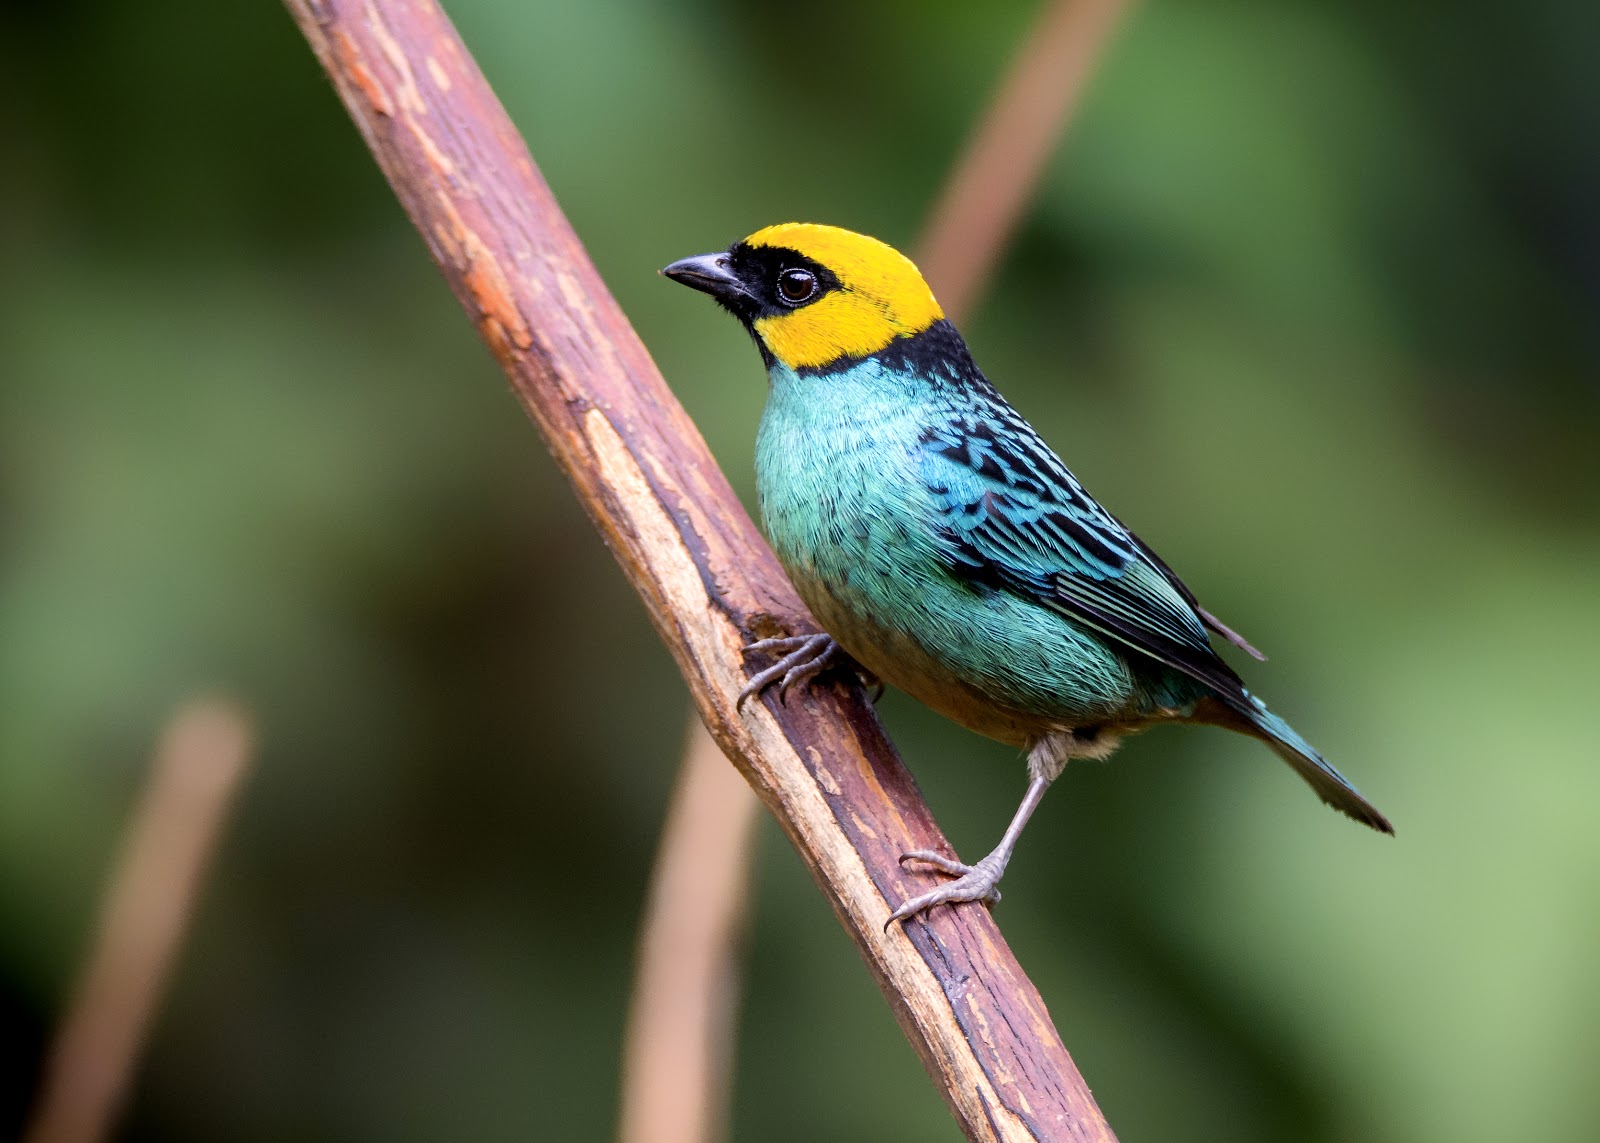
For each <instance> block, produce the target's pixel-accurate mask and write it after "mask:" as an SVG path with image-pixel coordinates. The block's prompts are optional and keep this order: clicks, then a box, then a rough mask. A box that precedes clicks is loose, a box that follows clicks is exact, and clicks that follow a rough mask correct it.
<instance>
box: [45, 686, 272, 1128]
mask: <svg viewBox="0 0 1600 1143" xmlns="http://www.w3.org/2000/svg"><path fill="white" fill-rule="evenodd" d="M251 738H252V734H251V729H250V722H249V719H248V717H247V716H246V715H245V714H244V712H243V711H241V710H240V709H239V708H238V707H236V706H234V705H233V704H232V703H230V702H225V701H220V700H216V699H202V700H197V701H194V702H190V703H186V704H185V705H184V706H182V707H180V708H179V709H178V710H177V712H176V713H174V714H173V716H172V719H171V720H170V721H169V722H168V723H167V728H166V730H165V731H163V733H162V735H161V742H160V744H159V745H158V746H157V747H156V757H155V763H154V765H153V766H152V768H151V771H150V777H149V779H148V781H147V782H146V784H145V789H144V793H143V795H142V797H141V798H140V799H139V804H138V805H137V807H136V808H135V809H134V812H133V817H132V819H131V821H130V823H129V828H128V835H127V837H126V839H125V840H124V842H123V846H122V852H121V854H120V855H119V856H118V859H117V863H116V865H115V866H114V868H113V870H112V875H111V881H110V885H109V887H108V888H107V891H106V897H105V902H104V904H103V906H102V908H101V912H100V918H99V932H98V933H97V934H96V937H95V942H94V948H93V950H92V951H91V952H90V954H89V957H88V960H87V961H86V963H85V965H84V969H83V975H82V977H81V978H80V980H79V982H78V987H77V995H76V997H75V999H74V1000H73V1004H72V1008H71V1011H70V1012H69V1013H68V1015H67V1017H66V1018H65V1019H64V1020H63V1021H62V1022H61V1027H60V1028H59V1029H58V1030H57V1032H56V1040H55V1044H54V1045H53V1046H52V1047H51V1050H50V1058H49V1061H48V1063H47V1065H46V1068H45V1074H44V1079H43V1082H42V1083H41V1084H40V1089H39V1103H38V1106H37V1108H36V1109H35V1110H34V1114H33V1121H32V1123H31V1124H30V1125H29V1128H28V1131H27V1134H26V1135H25V1136H24V1139H25V1140H26V1143H95V1141H96V1140H100V1139H109V1138H111V1137H112V1135H113V1134H114V1129H115V1127H116V1119H117V1113H118V1111H119V1110H120V1109H121V1105H122V1101H123V1098H124V1096H125V1094H126V1093H127V1090H128V1088H129V1086H130V1085H131V1083H132V1080H133V1072H134V1068H135V1066H136V1065H137V1063H138V1058H139V1049H140V1047H141V1046H142V1045H143V1042H144V1038H145V1033H146V1030H147V1029H148V1027H149V1025H150V1021H151V1018H152V1017H153V1016H154V1015H155V1012H156V1009H157V1007H158V1006H159V1002H160V999H161V993H162V990H163V987H164V985H165V984H166V979H167V976H168V975H169V973H170V971H171V968H172V963H173V961H174V960H175V959H176V957H177V954H178V950H179V948H180V947H181V946H182V944H183V934H184V931H185V930H186V929H187V928H188V922H189V917H190V914H191V913H192V912H193V910H194V903H195V898H196V897H197V895H198V893H199V889H200V885H201V882H202V880H203V878H204V876H205V871H206V867H207V865H208V864H209V863H210V858H211V853H212V850H213V849H214V847H215V844H216V839H217V835H218V834H219V833H220V832H221V829H222V824H223V822H224V820H225V819H226V818H227V814H228V808H229V807H230V806H231V805H232V803H233V797H234V794H235V793H236V792H237V791H238V789H239V784H240V782H241V781H243V779H244V776H245V774H246V772H247V771H248V770H249V766H250V754H251V748H250V744H251Z"/></svg>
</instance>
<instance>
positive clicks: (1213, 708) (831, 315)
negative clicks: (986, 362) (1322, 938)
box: [661, 222, 1394, 928]
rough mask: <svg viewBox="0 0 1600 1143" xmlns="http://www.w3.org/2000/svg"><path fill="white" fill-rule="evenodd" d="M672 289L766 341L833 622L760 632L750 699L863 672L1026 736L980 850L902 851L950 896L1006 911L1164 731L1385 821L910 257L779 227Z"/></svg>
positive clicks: (778, 446) (772, 537) (797, 520)
mask: <svg viewBox="0 0 1600 1143" xmlns="http://www.w3.org/2000/svg"><path fill="white" fill-rule="evenodd" d="M661 273H662V274H663V275H665V276H666V277H667V278H669V279H671V280H673V281H675V282H678V283H681V284H682V285H685V286H689V287H691V288H692V289H695V290H699V291H701V292H703V293H705V294H709V295H710V296H711V297H712V298H713V299H715V300H716V301H717V302H718V303H719V304H720V305H721V306H722V307H723V308H724V309H726V310H728V311H729V312H730V313H732V314H733V315H734V317H736V318H737V319H738V320H739V321H740V322H741V323H742V324H743V326H744V328H745V329H746V330H747V331H748V332H749V334H750V335H751V337H752V338H753V339H754V341H755V345H756V349H757V350H758V351H759V352H760V354H761V358H762V361H763V362H764V364H765V365H766V370H767V378H768V392H767V401H766V407H765V409H764V411H763V413H762V416H761V423H760V427H759V429H758V431H757V438H756V454H755V467H756V490H757V496H758V500H759V505H760V514H761V518H762V524H763V528H764V530H765V532H766V535H767V538H768V540H769V542H770V543H771V545H772V548H773V551H774V552H775V553H776V555H777V557H778V561H779V563H780V564H781V565H782V566H783V569H784V571H785V572H786V573H787V575H788V577H789V579H790V581H791V582H792V583H793V585H794V587H795V589H796V591H797V592H798V593H799V595H800V598H801V599H802V600H803V601H804V602H805V604H806V606H807V607H808V608H809V609H810V611H811V613H812V615H813V616H815V618H816V619H817V621H818V623H819V625H820V626H821V627H822V629H823V632H824V633H820V634H809V635H794V636H784V637H778V638H768V639H761V640H758V641H756V642H753V643H751V644H750V645H749V646H748V647H746V648H745V651H746V652H747V655H750V656H763V655H765V656H770V657H773V658H775V659H776V662H774V663H772V664H771V665H770V666H768V667H766V668H764V669H762V670H760V671H758V672H756V673H755V674H753V675H752V676H751V677H750V679H749V681H748V685H747V686H746V687H745V688H744V691H743V693H742V694H741V695H740V702H741V703H742V702H743V701H744V700H745V699H747V698H749V697H751V696H754V695H758V694H760V693H762V692H763V691H765V690H767V689H768V688H769V687H773V686H776V687H777V690H778V693H779V695H780V696H782V695H784V694H786V693H787V692H788V690H789V689H790V688H791V687H793V686H796V685H800V684H803V683H804V684H808V683H809V682H810V680H812V679H814V678H815V677H816V676H817V675H818V674H820V673H821V672H822V671H824V670H827V669H830V668H837V667H840V666H852V667H855V668H856V669H857V670H859V671H861V672H862V673H863V677H871V678H875V679H877V680H881V681H882V682H885V683H888V684H890V685H892V686H895V687H897V688H898V689H900V690H902V691H904V692H906V693H907V694H909V695H911V696H912V697H913V698H916V699H917V700H919V701H920V702H922V703H923V704H925V705H926V706H928V707H931V708H932V709H933V710H935V711H937V712H939V713H940V714H942V715H944V716H945V717H947V718H949V719H950V720H952V721H954V722H956V723H958V724H960V725H962V726H965V727H967V728H968V729H969V730H972V731H975V732H977V733H978V734H981V735H984V736H987V737H989V738H993V739H997V740H999V741H1000V742H1003V743H1007V744H1010V745H1012V746H1015V747H1018V748H1020V749H1021V750H1022V751H1024V752H1025V755H1026V758H1027V770H1028V785H1027V788H1026V791H1025V793H1024V795H1023V798H1022V801H1021V804H1020V805H1019V806H1018V808H1017V811H1016V813H1015V815H1014V816H1013V817H1012V819H1011V821H1010V824H1009V825H1008V826H1007V828H1006V830H1005V833H1004V834H1003V836H1002V837H1001V840H1000V843H999V844H998V845H997V846H996V847H995V848H994V850H993V851H992V852H990V853H989V854H988V855H987V856H985V857H983V858H982V859H981V860H979V861H977V862H976V863H974V864H972V865H967V864H964V863H962V862H960V861H957V860H954V859H952V858H950V857H947V856H945V855H944V854H941V853H938V852H936V851H933V850H912V851H910V852H908V853H906V854H904V855H903V856H902V857H901V862H902V864H904V865H909V864H912V863H916V864H920V865H923V866H928V867H931V869H932V870H933V871H936V872H937V874H940V875H943V876H944V877H945V878H946V879H945V880H942V881H941V882H939V883H938V884H937V885H936V887H935V888H933V889H931V890H930V891H928V892H926V893H922V894H920V895H917V896H914V897H911V898H909V899H908V900H906V901H905V902H903V903H902V904H901V905H899V907H898V908H896V909H895V910H894V911H893V912H892V913H891V914H890V916H889V918H888V920H887V921H886V922H885V928H887V927H888V926H889V925H891V924H893V923H895V922H897V921H899V922H904V921H905V920H907V919H909V918H912V917H916V916H918V915H919V914H922V913H925V912H926V911H928V910H930V909H932V908H933V907H934V906H937V905H956V904H959V903H962V902H983V903H986V904H993V903H994V902H997V901H998V900H999V899H1000V892H999V883H1000V879H1001V877H1002V875H1003V874H1004V873H1005V870H1006V867H1007V865H1008V864H1009V863H1010V861H1011V857H1012V854H1013V852H1014V850H1015V848H1016V845H1017V840H1018V838H1019V837H1020V836H1021V834H1022V832H1023V828H1024V827H1025V826H1026V825H1027V823H1028V820H1029V818H1030V817H1031V816H1032V815H1033V812H1034V810H1035V809H1036V808H1037V806H1038V805H1039V802H1040V800H1041V799H1042V798H1043V797H1044V794H1045V791H1046V790H1047V789H1048V788H1049V786H1050V784H1051V783H1052V782H1054V781H1055V779H1056V778H1057V777H1058V776H1059V775H1060V774H1061V772H1062V771H1063V769H1064V768H1065V767H1066V765H1067V763H1068V762H1069V761H1071V760H1073V759H1080V758H1093V759H1103V758H1106V757H1108V756H1109V755H1110V754H1111V753H1112V752H1113V751H1114V750H1115V749H1116V748H1117V746H1118V744H1119V742H1120V740H1121V739H1122V738H1123V737H1125V736H1126V735H1129V734H1132V733H1134V732H1137V731H1140V730H1143V729H1145V728H1147V727H1150V726H1153V725H1156V724H1159V723H1167V722H1177V723H1199V724H1208V725H1213V726H1220V727H1224V728H1226V729H1228V730H1233V731H1237V732H1239V733H1242V734H1246V735H1249V736H1251V737H1253V738H1257V739H1260V740H1261V741H1262V742H1264V743H1266V745H1267V746H1269V747H1271V748H1272V750H1273V751H1274V752H1275V753H1276V754H1277V755H1278V757H1279V758H1281V759H1283V760H1284V761H1285V762H1287V763H1288V764H1289V766H1290V767H1292V768H1293V769H1294V771H1295V773H1297V774H1299V775H1300V777H1301V778H1303V779H1304V780H1305V781H1306V782H1307V784H1309V785H1310V786H1311V788H1312V789H1313V790H1314V791H1315V792H1316V794H1317V796H1318V797H1320V798H1321V799H1322V801H1324V802H1325V803H1327V804H1328V805H1330V806H1332V807H1333V808H1334V809H1336V810H1339V811H1341V812H1342V813H1344V814H1346V815H1347V816H1349V817H1350V818H1353V819H1354V820H1355V821H1358V822H1360V823H1362V824H1363V825H1367V826H1370V827H1371V828H1373V829H1374V830H1377V831H1379V832H1381V833H1385V834H1392V833H1393V832H1394V829H1393V827H1392V826H1391V825H1390V823H1389V821H1388V819H1387V818H1385V817H1384V816H1383V814H1381V813H1379V812H1378V810H1377V809H1376V808H1375V807H1374V806H1373V805H1372V804H1371V803H1370V802H1368V801H1367V800H1366V798H1364V797H1363V796H1362V795H1361V794H1360V792H1359V791H1357V789H1356V788H1355V787H1354V786H1353V785H1351V783H1350V782H1349V781H1348V780H1347V779H1346V778H1345V777H1344V776H1343V775H1342V774H1340V773H1339V772H1338V771H1337V770H1335V769H1334V768H1333V767H1332V766H1331V765H1329V763H1328V762H1327V761H1326V760H1325V759H1324V758H1323V757H1322V755H1320V754H1319V753H1317V751H1316V750H1315V749H1314V748H1313V747H1312V746H1311V745H1310V743H1308V742H1307V741H1306V740H1305V739H1303V738H1302V737H1300V735H1299V734H1297V733H1296V732H1295V731H1294V730H1293V729H1292V728H1291V727H1290V726H1289V724H1288V723H1287V722H1285V721H1284V720H1283V719H1282V718H1280V717H1278V716H1277V715H1276V714H1274V713H1273V712H1272V711H1270V710H1269V709H1268V708H1267V706H1266V705H1265V704H1264V703H1263V702H1262V701H1261V700H1260V699H1258V698H1257V697H1256V696H1255V695H1253V694H1251V693H1250V691H1248V690H1247V689H1246V688H1245V686H1244V683H1243V681H1242V680H1241V679H1240V676H1239V675H1238V674H1237V673H1236V672H1235V671H1234V669H1233V668H1232V667H1230V666H1229V665H1228V663H1227V662H1225V661H1224V660H1223V658H1222V657H1221V656H1220V655H1219V654H1218V653H1217V650H1216V649H1215V647H1213V645H1212V642H1211V639H1210V635H1211V634H1215V635H1217V636H1218V637H1219V638H1221V639H1223V640H1225V641H1226V642H1228V643H1232V644H1234V645H1236V646H1237V647H1239V648H1240V649H1241V650H1243V651H1244V652H1246V653H1248V654H1250V655H1252V656H1253V657H1255V658H1257V659H1261V658H1264V656H1262V655H1261V653H1260V652H1259V651H1257V650H1256V649H1255V648H1254V647H1253V646H1251V645H1250V643H1249V642H1248V641H1246V640H1245V639H1244V638H1243V637H1242V636H1240V635H1239V634H1237V633H1236V632H1234V631H1233V630H1231V629H1230V628H1228V627H1227V626H1226V625H1224V624H1223V623H1222V622H1221V621H1220V620H1218V619H1217V618H1216V617H1215V616H1214V615H1212V614H1211V613H1210V612H1208V611H1206V610H1205V609H1204V608H1203V607H1201V606H1200V603H1199V601H1198V600H1197V599H1196V598H1195V595H1194V593H1193V592H1192V591H1190V590H1189V588H1188V587H1187V586H1185V584H1184V583H1183V581H1182V580H1180V579H1179V578H1178V577H1177V575H1176V574H1175V573H1174V572H1173V571H1172V569H1171V568H1169V567H1168V566H1167V564H1166V563H1165V562H1164V561H1163V560H1162V559H1161V557H1160V556H1158V555H1156V553H1155V552H1154V551H1153V550H1152V549H1151V548H1150V547H1149V546H1148V545H1147V544H1145V543H1144V542H1143V541H1142V540H1140V539H1139V538H1138V537H1137V536H1136V535H1134V533H1133V532H1132V531H1131V530H1130V529H1129V528H1128V527H1126V526H1125V525H1124V524H1123V523H1122V521H1120V520H1119V519H1117V517H1115V516H1114V515H1112V514H1111V513H1110V512H1109V511H1107V510H1106V509H1105V508H1104V507H1102V506H1101V505H1100V503H1099V502H1098V501H1096V500H1095V499H1094V498H1093V497H1092V496H1091V495H1090V494H1089V493H1088V492H1087V491H1086V490H1085V489H1084V487H1083V485H1082V484H1080V483H1079V481H1078V479H1077V478H1076V477H1075V476H1074V475H1073V474H1072V472H1071V470H1069V469H1068V468H1067V466H1066V464H1065V463H1063V461H1062V460H1061V458H1060V457H1059V456H1058V455H1057V454H1056V453H1055V451H1054V450H1052V449H1051V448H1050V446H1049V445H1048V444H1046V443H1045V441H1044V440H1043V438H1042V437H1040V435H1039V434H1038V433H1037V432H1036V431H1035V430H1034V429H1033V427H1032V426H1031V425H1030V424H1029V423H1028V422H1027V421H1026V420H1024V419H1023V417H1022V415H1021V414H1020V413H1018V412H1017V411H1016V410H1015V409H1014V408H1012V406H1011V405H1010V404H1009V403H1008V402H1007V401H1006V399H1005V398H1004V397H1002V396H1001V395H1000V392H999V391H998V390H997V389H996V388H995V387H994V385H993V384H991V383H990V381H989V379H988V378H987V377H986V376H985V375H984V374H983V372H982V371H981V370H980V369H979V368H978V366H977V364H976V363H975V362H974V361H973V358H972V354H971V352H970V351H969V349H968V347H967V343H966V341H965V340H964V339H963V338H962V336H961V334H960V333H958V332H957V331H956V329H955V327H954V326H953V325H952V324H951V323H950V321H949V320H948V319H947V318H946V317H945V315H944V311H943V310H942V309H941V308H940V306H939V303H938V301H937V300H936V299H935V298H934V295H933V291H932V290H931V289H930V288H929V286H928V284H927V282H926V281H925V280H924V279H923V277H922V274H921V273H920V272H919V271H918V270H917V267H916V266H915V265H914V264H913V263H912V261H911V260H910V259H909V258H907V257H905V256H904V255H903V254H901V253H900V252H899V251H897V250H895V249H894V248H893V247H891V246H889V245H888V244H887V243H884V242H881V241H879V240H878V239H875V238H871V237H868V236H866V235H863V234H858V233H855V232H853V231H850V230H845V229H842V228H839V227H835V226H826V225H822V224H819V223H797V222H790V223H780V224H778V225H775V226H768V227H765V228H763V229H761V230H757V231H756V232H755V233H753V234H751V235H749V236H748V237H746V238H744V239H741V240H740V241H737V242H735V243H733V244H732V245H731V246H730V247H728V248H727V249H726V250H725V251H720V252H717V253H712V254H704V255H698V256H696V257H692V258H685V259H682V260H680V261H677V262H673V263H672V264H671V265H670V266H667V267H665V268H664V269H662V271H661Z"/></svg>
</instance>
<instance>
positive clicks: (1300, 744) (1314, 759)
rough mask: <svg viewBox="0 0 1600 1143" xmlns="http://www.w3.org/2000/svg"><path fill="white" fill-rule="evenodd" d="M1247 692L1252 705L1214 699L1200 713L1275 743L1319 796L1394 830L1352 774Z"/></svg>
mask: <svg viewBox="0 0 1600 1143" xmlns="http://www.w3.org/2000/svg"><path fill="white" fill-rule="evenodd" d="M1244 695H1245V698H1246V700H1247V701H1248V709H1244V707H1243V704H1241V705H1240V706H1235V705H1234V704H1233V703H1231V702H1230V703H1226V704H1225V703H1223V702H1222V701H1220V700H1218V699H1213V700H1211V701H1209V702H1207V703H1203V704H1202V706H1203V707H1208V708H1210V709H1207V710H1204V711H1203V712H1197V713H1199V715H1200V717H1201V718H1203V719H1204V720H1205V721H1207V722H1214V723H1216V724H1217V725H1219V726H1225V727H1227V728H1228V729H1229V730H1237V731H1239V732H1240V733H1241V734H1248V735H1250V736H1251V737H1253V738H1259V739H1261V740H1262V741H1263V742H1265V743H1266V744H1267V745H1268V746H1270V747H1272V750H1273V753H1275V754H1276V755H1277V756H1278V757H1279V758H1282V759H1283V760H1284V761H1285V762H1287V763H1288V764H1289V765H1290V766H1292V767H1294V772H1295V773H1296V774H1299V775H1300V777H1302V778H1304V779H1305V781H1306V784H1307V785H1308V786H1310V787H1311V788H1312V789H1313V790H1315V791H1316V792H1317V797H1319V798H1321V799H1322V800H1323V801H1324V802H1326V803H1327V804H1328V805H1330V806H1332V807H1333V808H1334V809H1336V810H1338V811H1339V812H1340V813H1342V814H1344V815H1345V816H1346V817H1350V818H1354V819H1355V820H1356V821H1358V822H1360V823H1361V824H1362V825H1365V826H1371V827H1372V828H1373V829H1375V830H1377V831H1378V832H1379V833H1387V834H1392V833H1394V827H1393V826H1392V825H1390V824H1389V819H1388V818H1386V817H1384V816H1383V815H1382V814H1381V813H1379V812H1378V809H1377V807H1376V806H1374V805H1373V804H1372V803H1371V802H1369V801H1367V799H1365V798H1363V797H1362V796H1361V791H1360V790H1358V789H1356V788H1355V787H1354V786H1353V785H1351V784H1350V780H1349V779H1348V778H1346V777H1345V776H1344V775H1343V774H1341V773H1339V771H1337V770H1335V769H1334V768H1333V767H1332V766H1330V765H1328V762H1327V760H1326V759H1324V758H1323V757H1322V755H1320V754H1318V753H1317V752H1316V750H1315V749H1313V748H1312V746H1311V744H1310V743H1309V742H1307V741H1306V740H1305V739H1304V738H1301V737H1300V736H1299V735H1298V734H1296V733H1295V730H1294V727H1292V726H1290V725H1289V724H1288V723H1287V722H1285V721H1283V719H1281V718H1279V717H1278V716H1277V715H1275V714H1273V713H1272V712H1271V711H1270V710H1268V709H1267V708H1266V705H1265V704H1264V703H1262V701H1261V700H1260V699H1258V698H1256V697H1255V696H1254V695H1252V694H1250V693H1249V692H1248V691H1245V692H1244Z"/></svg>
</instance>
